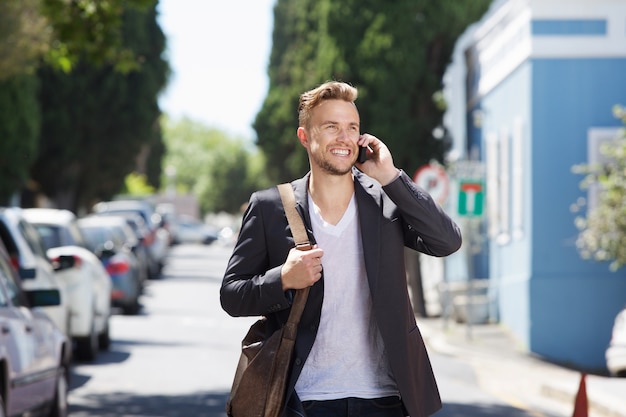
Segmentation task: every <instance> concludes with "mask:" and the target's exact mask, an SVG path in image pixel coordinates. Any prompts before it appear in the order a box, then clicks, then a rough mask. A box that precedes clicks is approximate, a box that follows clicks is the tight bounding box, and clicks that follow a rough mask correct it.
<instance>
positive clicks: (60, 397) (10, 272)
mask: <svg viewBox="0 0 626 417" xmlns="http://www.w3.org/2000/svg"><path fill="white" fill-rule="evenodd" d="M60 301H61V300H60V293H59V290H57V289H39V290H32V291H24V290H23V289H22V288H21V282H20V278H19V276H18V275H17V271H16V270H15V269H14V268H13V266H12V265H11V264H10V261H9V257H8V255H7V252H6V250H5V248H4V245H3V244H2V243H1V242H0V330H1V334H0V363H2V372H0V386H1V387H2V395H1V396H0V416H18V415H19V416H21V415H47V416H55V417H65V416H67V412H68V410H67V409H68V407H67V392H68V385H69V384H68V376H69V366H70V360H71V355H70V352H71V344H70V341H69V339H68V337H67V336H66V335H65V334H64V333H63V332H61V331H60V330H59V329H58V328H57V326H56V325H55V324H54V323H53V322H52V320H51V319H50V317H49V316H48V315H47V314H46V313H45V312H44V311H43V310H42V308H43V307H50V306H54V305H58V304H59V303H60Z"/></svg>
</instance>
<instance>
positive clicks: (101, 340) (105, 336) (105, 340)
mask: <svg viewBox="0 0 626 417" xmlns="http://www.w3.org/2000/svg"><path fill="white" fill-rule="evenodd" d="M98 347H99V348H100V350H109V347H111V334H110V333H109V319H107V321H106V323H105V324H104V330H102V333H100V334H99V335H98Z"/></svg>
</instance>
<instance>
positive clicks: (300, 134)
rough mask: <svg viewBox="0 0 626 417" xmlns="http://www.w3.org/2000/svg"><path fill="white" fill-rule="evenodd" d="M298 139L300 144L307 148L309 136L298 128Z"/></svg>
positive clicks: (301, 128) (302, 129)
mask: <svg viewBox="0 0 626 417" xmlns="http://www.w3.org/2000/svg"><path fill="white" fill-rule="evenodd" d="M297 135H298V139H300V143H301V144H302V146H304V147H305V148H307V149H308V148H309V135H307V133H306V130H305V129H304V128H303V127H302V126H300V127H299V128H298V131H297Z"/></svg>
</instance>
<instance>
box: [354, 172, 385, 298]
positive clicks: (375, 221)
mask: <svg viewBox="0 0 626 417" xmlns="http://www.w3.org/2000/svg"><path fill="white" fill-rule="evenodd" d="M354 193H355V196H356V202H357V207H358V211H359V226H360V227H361V242H362V245H363V257H364V259H365V270H366V272H367V279H368V281H369V285H370V290H371V291H375V290H376V286H377V284H378V276H379V274H378V269H379V264H380V227H381V216H380V212H381V208H380V205H381V195H380V193H379V190H378V189H377V188H376V187H375V186H374V183H373V182H372V179H370V178H369V177H366V176H365V175H363V174H361V173H360V172H358V173H357V174H355V181H354Z"/></svg>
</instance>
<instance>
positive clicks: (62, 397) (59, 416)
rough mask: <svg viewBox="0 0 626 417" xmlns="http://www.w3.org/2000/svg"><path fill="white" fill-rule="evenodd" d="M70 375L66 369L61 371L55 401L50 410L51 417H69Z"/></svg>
mask: <svg viewBox="0 0 626 417" xmlns="http://www.w3.org/2000/svg"><path fill="white" fill-rule="evenodd" d="M67 391H68V373H67V369H66V368H65V367H63V368H61V369H60V370H59V374H58V376H57V386H56V392H55V395H54V401H53V402H52V407H51V408H50V417H67V415H68V412H67Z"/></svg>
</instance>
